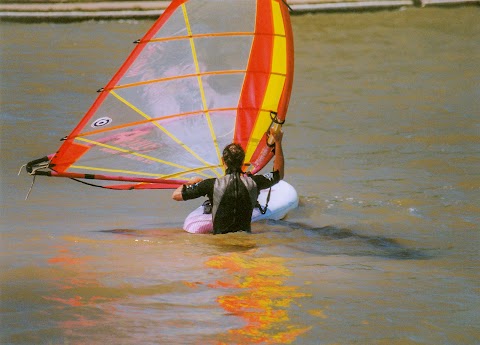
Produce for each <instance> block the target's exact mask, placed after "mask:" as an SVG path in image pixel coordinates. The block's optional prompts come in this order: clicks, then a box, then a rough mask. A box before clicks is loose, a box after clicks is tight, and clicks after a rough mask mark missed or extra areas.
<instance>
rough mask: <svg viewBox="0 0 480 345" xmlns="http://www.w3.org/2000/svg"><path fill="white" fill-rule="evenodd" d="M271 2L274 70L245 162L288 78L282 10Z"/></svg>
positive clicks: (248, 158)
mask: <svg viewBox="0 0 480 345" xmlns="http://www.w3.org/2000/svg"><path fill="white" fill-rule="evenodd" d="M271 2H272V16H273V28H274V36H273V57H272V70H271V74H270V77H269V79H268V84H267V89H266V91H265V96H264V98H263V102H262V108H261V109H262V110H260V111H259V114H258V116H257V120H256V122H255V126H254V128H253V130H252V134H251V136H250V140H249V142H248V144H247V149H246V150H245V162H250V159H251V158H252V156H253V154H254V152H255V149H256V148H257V145H258V143H259V141H260V140H261V138H262V136H263V135H264V134H265V131H266V130H267V129H268V127H269V126H270V124H271V122H272V120H271V118H270V111H275V112H276V111H277V110H278V102H279V100H280V97H281V96H282V92H283V87H284V85H285V80H286V73H287V54H286V51H287V40H286V37H285V28H284V25H283V17H282V11H281V8H280V4H279V3H278V2H277V1H274V0H272V1H271Z"/></svg>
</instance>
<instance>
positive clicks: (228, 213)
mask: <svg viewBox="0 0 480 345" xmlns="http://www.w3.org/2000/svg"><path fill="white" fill-rule="evenodd" d="M270 135H271V137H272V138H273V140H274V142H275V159H274V162H273V171H272V172H270V173H267V174H264V175H248V174H244V173H242V170H241V169H242V165H243V161H244V158H245V151H244V150H243V148H242V147H241V146H240V145H238V144H234V143H232V144H229V145H227V146H226V147H225V149H224V150H223V154H222V162H223V164H224V166H225V170H226V174H225V176H223V177H220V178H210V179H206V180H202V179H201V178H199V177H195V178H193V179H192V180H191V181H189V183H187V184H184V185H182V186H180V187H178V188H177V189H176V190H175V191H174V192H173V195H172V198H173V199H174V200H176V201H182V200H191V199H195V198H199V197H202V196H207V197H208V199H209V200H210V202H211V204H212V217H213V233H214V234H224V233H228V232H236V231H246V232H251V219H252V212H253V209H254V207H255V206H256V204H257V197H258V194H259V192H260V190H262V189H267V188H270V187H272V186H273V185H275V184H276V183H278V181H280V180H282V179H283V176H284V164H285V163H284V158H283V149H282V139H283V131H282V130H277V131H274V130H273V129H271V130H270Z"/></svg>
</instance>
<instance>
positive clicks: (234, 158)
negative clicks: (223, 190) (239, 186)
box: [222, 143, 245, 172]
mask: <svg viewBox="0 0 480 345" xmlns="http://www.w3.org/2000/svg"><path fill="white" fill-rule="evenodd" d="M222 159H223V163H225V165H226V166H227V172H235V171H241V170H242V164H243V160H244V159H245V151H244V150H243V148H242V147H241V146H240V145H239V144H235V143H232V144H228V145H227V146H225V148H224V149H223V154H222Z"/></svg>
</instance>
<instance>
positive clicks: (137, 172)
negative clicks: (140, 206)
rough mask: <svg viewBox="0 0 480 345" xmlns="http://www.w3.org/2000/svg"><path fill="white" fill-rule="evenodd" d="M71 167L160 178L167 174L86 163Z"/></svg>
mask: <svg viewBox="0 0 480 345" xmlns="http://www.w3.org/2000/svg"><path fill="white" fill-rule="evenodd" d="M69 169H83V170H94V171H105V172H111V173H122V174H130V175H136V176H138V175H144V176H151V177H158V178H165V177H166V175H162V174H153V173H147V172H141V171H129V170H121V169H108V168H96V167H89V166H84V165H72V166H70V168H69Z"/></svg>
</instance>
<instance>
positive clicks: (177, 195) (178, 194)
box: [172, 177, 203, 201]
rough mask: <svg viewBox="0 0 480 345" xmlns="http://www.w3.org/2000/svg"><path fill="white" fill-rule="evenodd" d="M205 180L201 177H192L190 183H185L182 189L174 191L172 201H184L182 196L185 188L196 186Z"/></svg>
mask: <svg viewBox="0 0 480 345" xmlns="http://www.w3.org/2000/svg"><path fill="white" fill-rule="evenodd" d="M202 180H203V179H202V178H201V177H192V178H191V179H190V181H188V182H187V183H185V184H184V185H183V184H182V185H181V186H180V187H178V188H177V189H175V190H174V191H173V194H172V199H173V200H176V201H183V196H182V190H183V186H189V185H192V184H195V183H198V182H200V181H202Z"/></svg>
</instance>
